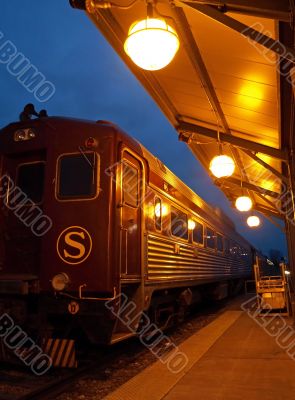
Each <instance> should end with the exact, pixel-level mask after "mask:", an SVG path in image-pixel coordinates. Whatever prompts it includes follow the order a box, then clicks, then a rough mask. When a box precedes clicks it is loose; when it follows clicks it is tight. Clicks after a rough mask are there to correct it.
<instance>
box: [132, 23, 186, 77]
mask: <svg viewBox="0 0 295 400" xmlns="http://www.w3.org/2000/svg"><path fill="white" fill-rule="evenodd" d="M178 49H179V40H178V36H177V33H176V32H175V30H174V29H173V28H171V26H169V25H168V24H167V23H166V22H165V20H164V19H158V18H147V19H144V20H142V21H139V22H136V23H134V24H132V25H131V26H130V28H129V32H128V37H127V39H126V41H125V44H124V50H125V52H126V53H127V55H128V56H129V57H130V58H131V59H132V61H133V62H134V63H135V64H136V65H137V66H139V67H140V68H143V69H145V70H149V71H156V70H158V69H161V68H164V67H166V65H168V64H169V63H170V62H171V61H172V60H173V58H174V56H175V54H176V53H177V51H178Z"/></svg>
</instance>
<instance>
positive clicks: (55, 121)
mask: <svg viewBox="0 0 295 400" xmlns="http://www.w3.org/2000/svg"><path fill="white" fill-rule="evenodd" d="M65 123H67V124H68V123H73V124H75V126H77V124H78V125H80V124H81V125H85V124H87V125H89V126H93V127H98V126H100V127H104V128H106V129H107V130H109V132H110V134H117V135H118V136H119V137H120V139H122V140H123V141H124V142H126V144H128V145H129V146H131V148H133V150H135V151H137V152H138V153H139V154H140V155H141V156H143V157H144V158H145V159H146V160H147V162H148V165H149V169H150V170H151V171H153V172H155V173H156V174H157V175H158V176H160V177H161V178H162V179H163V180H164V181H165V182H166V183H168V184H169V185H171V186H172V187H173V188H176V189H177V190H178V191H179V192H180V193H181V194H182V195H183V196H185V197H186V198H187V199H188V200H190V201H191V202H192V203H194V205H195V206H196V207H197V209H198V210H200V211H201V213H202V214H204V215H203V217H206V218H207V219H208V220H209V221H211V223H213V224H216V223H217V224H218V225H219V226H220V229H221V230H222V229H224V227H225V226H226V227H227V232H228V233H229V236H230V237H232V236H233V234H234V236H235V238H236V239H241V240H243V241H244V242H246V243H248V245H249V246H251V247H253V246H252V245H251V244H250V243H249V242H248V241H247V240H246V239H245V238H244V237H243V236H241V235H240V234H239V233H238V232H237V231H236V229H235V225H234V223H233V221H232V220H231V219H230V218H229V217H228V216H227V215H226V214H225V213H224V212H223V211H222V210H221V209H220V208H219V207H213V206H211V205H209V204H208V203H207V202H205V201H204V200H203V199H202V198H201V197H200V196H199V195H198V194H196V193H195V192H194V191H193V190H192V189H191V188H190V187H189V186H187V185H186V184H185V183H184V182H183V181H182V180H181V179H180V178H178V177H177V176H176V175H175V174H174V173H173V172H172V171H171V170H170V169H169V168H168V167H167V166H166V165H164V164H163V163H162V162H161V161H160V160H159V159H158V158H157V157H155V156H154V155H153V154H152V153H151V152H150V151H149V150H147V149H146V148H145V147H144V146H143V145H142V144H141V143H140V142H138V141H137V140H136V139H134V138H133V137H132V136H130V135H129V134H128V133H126V132H125V131H124V130H122V129H121V128H120V127H119V126H118V125H116V124H114V123H112V122H110V121H105V120H98V121H91V120H84V119H77V118H69V117H60V116H59V117H55V116H52V117H45V118H35V119H31V120H28V121H18V122H13V123H10V124H9V125H7V126H5V127H4V128H2V129H1V133H5V132H6V131H8V130H9V131H10V130H11V129H20V128H27V127H32V128H34V127H35V128H37V127H40V126H42V125H43V124H45V125H46V126H49V127H50V128H52V131H53V132H56V125H60V124H62V125H64V124H65ZM53 134H54V133H53ZM84 134H85V136H89V131H87V132H85V133H84ZM201 216H202V215H201Z"/></svg>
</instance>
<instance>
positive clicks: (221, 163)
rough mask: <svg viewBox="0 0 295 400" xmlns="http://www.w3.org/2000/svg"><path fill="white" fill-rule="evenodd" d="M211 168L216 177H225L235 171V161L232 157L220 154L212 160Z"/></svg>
mask: <svg viewBox="0 0 295 400" xmlns="http://www.w3.org/2000/svg"><path fill="white" fill-rule="evenodd" d="M209 168H210V171H211V172H212V174H213V175H214V176H216V178H224V177H228V176H231V175H232V174H233V173H234V170H235V163H234V160H233V159H232V158H231V157H229V156H225V155H219V156H216V157H214V158H213V159H212V160H211V162H210V167H209Z"/></svg>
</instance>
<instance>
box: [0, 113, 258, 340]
mask: <svg viewBox="0 0 295 400" xmlns="http://www.w3.org/2000/svg"><path fill="white" fill-rule="evenodd" d="M28 109H30V107H29V108H28V107H27V109H25V110H27V112H24V113H22V118H21V121H20V122H16V123H12V124H9V125H8V126H6V127H4V128H3V129H2V130H1V135H0V156H1V182H0V198H1V213H0V313H1V314H2V313H4V312H6V313H8V314H9V315H10V316H11V317H12V318H13V319H14V320H15V321H16V322H17V323H18V324H20V325H21V326H23V327H24V329H25V330H26V331H27V332H29V333H30V334H31V335H39V336H40V335H45V336H47V337H48V336H55V337H75V336H76V335H77V333H78V332H79V334H85V335H86V336H87V338H88V339H90V340H91V341H92V342H97V343H115V342H117V341H120V340H122V339H124V338H127V337H129V336H130V335H133V334H134V331H135V330H136V329H138V327H140V323H141V314H142V313H143V312H145V313H147V314H148V315H149V317H150V319H151V321H153V322H155V323H156V324H157V325H158V326H159V327H164V326H167V324H168V323H169V322H170V321H171V316H173V318H174V317H175V316H176V317H177V318H181V317H182V315H183V313H184V312H185V310H186V308H187V307H189V306H190V305H191V304H193V303H194V302H196V301H198V300H199V299H200V298H202V297H204V296H208V297H209V296H211V297H213V298H223V297H225V296H227V295H228V294H230V293H233V292H234V291H235V290H237V289H238V288H239V286H240V285H241V283H242V282H243V280H245V279H246V278H247V277H249V276H250V275H251V268H252V264H253V259H254V257H255V252H256V251H255V249H254V248H253V247H252V246H251V245H250V244H249V243H248V242H247V241H246V240H245V239H244V238H243V237H242V236H240V235H239V234H238V233H237V231H236V230H235V227H234V225H233V223H232V222H231V220H230V219H229V218H228V217H226V216H225V215H223V213H222V212H221V211H218V210H216V209H214V208H212V207H211V206H209V205H208V204H206V202H205V201H203V200H202V199H201V198H200V197H199V196H198V195H197V194H195V193H194V192H193V191H192V190H191V189H189V188H188V187H187V186H186V185H185V184H184V183H183V182H182V181H181V180H180V179H178V178H177V177H176V176H175V175H174V174H173V173H172V172H171V171H170V170H169V169H168V168H167V167H166V166H165V165H164V164H163V163H162V162H161V161H160V160H159V159H157V158H156V157H155V156H153V155H152V154H151V153H150V152H148V151H147V150H146V149H145V148H144V147H143V146H142V145H141V144H139V143H138V142H137V141H136V140H134V139H133V138H131V137H130V136H128V135H127V134H126V133H124V132H123V131H122V130H121V129H120V128H118V127H117V126H116V125H114V124H112V123H110V122H106V121H97V122H89V121H84V120H78V119H70V118H62V117H47V115H46V113H44V112H42V113H40V115H39V116H37V117H36V118H34V119H33V118H32V115H31V113H30V112H28ZM122 293H123V294H124V295H125V296H127V298H128V299H129V301H130V302H132V304H135V307H136V310H135V311H136V312H137V314H136V315H137V317H136V318H135V320H133V328H134V330H133V332H132V333H131V332H130V327H128V328H127V327H126V326H124V324H122V321H120V319H119V318H117V317H116V315H115V313H114V312H111V311H110V308H109V307H106V306H105V302H106V300H108V302H110V301H112V300H113V299H114V304H115V305H114V307H115V308H116V307H120V304H119V301H117V299H118V295H120V294H122Z"/></svg>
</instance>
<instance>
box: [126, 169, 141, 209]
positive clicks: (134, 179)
mask: <svg viewBox="0 0 295 400" xmlns="http://www.w3.org/2000/svg"><path fill="white" fill-rule="evenodd" d="M138 183H139V182H138V170H137V168H135V167H133V166H132V165H130V164H129V163H127V162H126V161H124V162H123V183H122V185H123V202H124V204H128V205H129V206H131V207H137V206H138V200H139V190H138Z"/></svg>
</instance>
